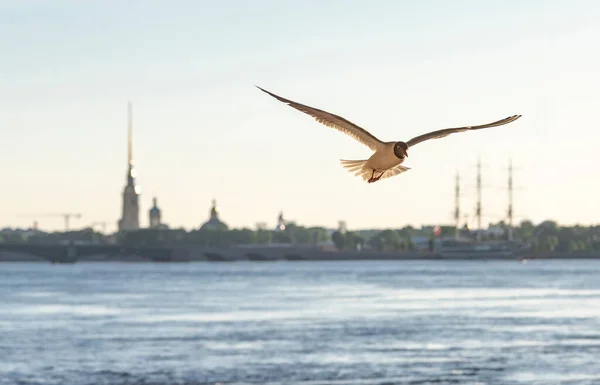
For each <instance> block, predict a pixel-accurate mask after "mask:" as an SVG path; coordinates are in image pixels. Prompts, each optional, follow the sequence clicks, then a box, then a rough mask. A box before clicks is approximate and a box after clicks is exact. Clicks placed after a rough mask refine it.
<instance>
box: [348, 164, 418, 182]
mask: <svg viewBox="0 0 600 385" xmlns="http://www.w3.org/2000/svg"><path fill="white" fill-rule="evenodd" d="M340 163H341V164H342V167H344V168H345V169H347V170H348V171H349V172H352V173H354V175H356V176H360V177H361V178H363V180H366V181H367V180H369V179H370V178H371V177H372V176H375V177H377V176H378V175H379V174H380V173H381V171H377V170H375V172H373V169H372V168H370V167H365V163H367V160H366V159H364V160H345V159H340ZM408 170H410V168H409V167H405V166H402V165H398V166H396V167H393V168H391V169H389V170H386V171H385V172H384V173H383V175H381V176H380V178H379V179H386V178H389V177H392V176H394V175H398V174H401V173H403V172H406V171H408Z"/></svg>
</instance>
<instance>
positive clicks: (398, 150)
mask: <svg viewBox="0 0 600 385" xmlns="http://www.w3.org/2000/svg"><path fill="white" fill-rule="evenodd" d="M394 155H396V156H397V157H398V159H404V158H408V145H407V144H406V143H404V142H396V143H395V144H394Z"/></svg>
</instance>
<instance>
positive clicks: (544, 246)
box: [0, 220, 600, 252]
mask: <svg viewBox="0 0 600 385" xmlns="http://www.w3.org/2000/svg"><path fill="white" fill-rule="evenodd" d="M494 226H495V227H496V228H501V229H504V230H505V231H503V232H501V235H494V234H492V233H485V234H483V238H482V240H483V241H489V240H507V237H508V227H507V226H506V224H505V223H503V222H499V223H496V224H494ZM459 233H460V236H461V237H462V238H464V239H471V240H474V239H475V234H474V232H473V231H471V230H469V229H467V228H463V229H460V231H459ZM512 233H513V239H514V240H515V241H516V242H520V243H522V244H524V245H525V246H526V247H528V248H530V249H531V250H533V251H544V252H577V251H596V252H600V226H590V227H586V226H559V225H558V224H557V223H556V222H554V221H544V222H542V223H539V224H537V225H535V224H534V223H533V222H531V221H527V220H526V221H523V222H521V223H520V224H519V225H518V226H515V227H513V229H512ZM454 234H455V228H454V227H453V226H441V228H440V234H439V235H438V236H439V237H442V238H444V237H452V236H454ZM417 237H421V239H423V238H426V239H427V240H428V241H429V242H430V243H433V241H434V239H435V236H434V233H433V229H432V228H426V229H417V228H413V227H411V226H406V227H404V228H401V229H395V230H394V229H386V230H362V231H345V232H340V231H334V232H332V233H330V231H328V230H327V229H325V228H323V227H303V226H299V225H296V224H288V225H287V226H286V228H285V229H284V230H268V229H259V230H251V229H248V228H242V229H231V230H226V229H199V230H191V231H186V230H184V229H150V228H147V229H139V230H135V231H127V232H122V233H118V234H117V236H116V242H117V243H119V244H123V245H127V246H181V245H200V246H215V247H227V246H235V245H261V244H264V245H267V244H296V245H316V244H319V243H322V242H327V241H331V242H332V243H333V245H334V246H335V248H337V249H339V250H361V249H362V248H364V247H366V246H369V247H372V248H374V249H376V250H381V251H384V250H385V251H403V250H413V249H414V248H415V243H414V240H415V239H417ZM65 241H74V242H86V243H106V242H108V239H107V237H106V236H104V235H103V234H101V233H98V232H96V231H94V230H93V229H83V230H80V231H70V232H53V233H45V232H41V231H36V232H33V234H31V235H28V236H26V235H25V234H24V233H23V232H18V231H7V230H3V231H0V242H5V243H32V244H48V243H60V242H65Z"/></svg>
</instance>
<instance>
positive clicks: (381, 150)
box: [257, 86, 521, 183]
mask: <svg viewBox="0 0 600 385" xmlns="http://www.w3.org/2000/svg"><path fill="white" fill-rule="evenodd" d="M257 88H258V89H260V90H261V91H263V92H266V93H267V94H269V95H271V96H272V97H274V98H275V99H277V100H279V101H281V102H283V103H286V104H288V105H289V106H290V107H293V108H295V109H297V110H299V111H301V112H304V113H306V114H308V115H310V116H312V117H313V118H315V120H317V121H318V122H319V123H322V124H324V125H326V126H328V127H331V128H335V129H336V130H338V131H341V132H343V133H345V134H347V135H349V136H351V137H353V138H354V139H356V140H357V141H359V142H360V143H362V144H364V145H365V146H367V147H369V148H370V149H371V150H372V151H373V155H371V157H370V158H369V159H364V160H344V159H342V160H340V162H341V164H342V166H343V167H344V168H346V169H348V171H350V172H353V173H354V175H356V176H360V177H362V178H363V179H364V180H365V181H367V182H368V183H372V182H376V181H378V180H380V179H385V178H389V177H392V176H395V175H398V174H400V173H403V172H405V171H408V170H410V168H408V167H405V166H402V163H403V162H404V160H405V159H406V157H408V149H409V148H410V147H412V146H414V145H416V144H418V143H421V142H424V141H426V140H429V139H437V138H443V137H445V136H448V135H450V134H452V133H455V132H463V131H470V130H480V129H482V128H488V127H497V126H502V125H505V124H508V123H511V122H514V121H515V120H517V119H519V118H520V117H521V115H513V116H509V117H508V118H505V119H502V120H498V121H496V122H492V123H488V124H483V125H478V126H465V127H457V128H446V129H442V130H437V131H432V132H429V133H427V134H423V135H420V136H417V137H414V138H412V139H411V140H409V141H407V142H402V141H398V142H382V141H381V140H379V139H377V138H376V137H375V136H373V135H372V134H371V133H369V132H368V131H367V130H365V129H363V128H361V127H359V126H357V125H356V124H354V123H352V122H350V121H348V120H346V119H344V118H342V117H341V116H338V115H334V114H331V113H329V112H327V111H323V110H320V109H318V108H314V107H310V106H306V105H304V104H300V103H296V102H294V101H291V100H289V99H285V98H283V97H281V96H278V95H275V94H273V93H271V92H269V91H267V90H264V89H262V88H260V87H258V86H257Z"/></svg>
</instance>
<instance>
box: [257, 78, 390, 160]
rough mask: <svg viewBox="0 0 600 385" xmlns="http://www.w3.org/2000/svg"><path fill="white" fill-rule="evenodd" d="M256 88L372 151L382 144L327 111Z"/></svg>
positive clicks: (365, 132) (362, 129)
mask: <svg viewBox="0 0 600 385" xmlns="http://www.w3.org/2000/svg"><path fill="white" fill-rule="evenodd" d="M256 87H257V88H258V89H259V90H261V91H263V92H266V93H267V94H269V95H271V96H272V97H274V98H275V99H277V100H279V101H280V102H283V103H286V104H288V105H289V106H290V107H293V108H295V109H297V110H298V111H302V112H304V113H305V114H308V115H310V116H312V117H313V118H315V120H316V121H317V122H319V123H321V124H324V125H325V126H327V127H331V128H335V129H336V130H338V131H341V132H343V133H345V134H347V135H349V136H351V137H353V138H354V139H356V140H357V141H359V142H360V143H362V144H364V145H365V146H367V147H369V148H370V149H371V150H373V151H377V150H378V149H379V148H381V146H383V144H384V143H383V142H382V141H381V140H379V139H377V138H376V137H375V136H373V135H372V134H371V133H369V132H368V131H367V130H365V129H364V128H361V127H359V126H357V125H356V124H354V123H352V122H350V121H348V120H346V119H344V118H342V117H341V116H338V115H334V114H331V113H329V112H327V111H323V110H319V109H318V108H313V107H310V106H305V105H304V104H300V103H296V102H294V101H291V100H289V99H285V98H282V97H281V96H278V95H275V94H274V93H272V92H269V91H267V90H264V89H262V88H260V87H259V86H256Z"/></svg>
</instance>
